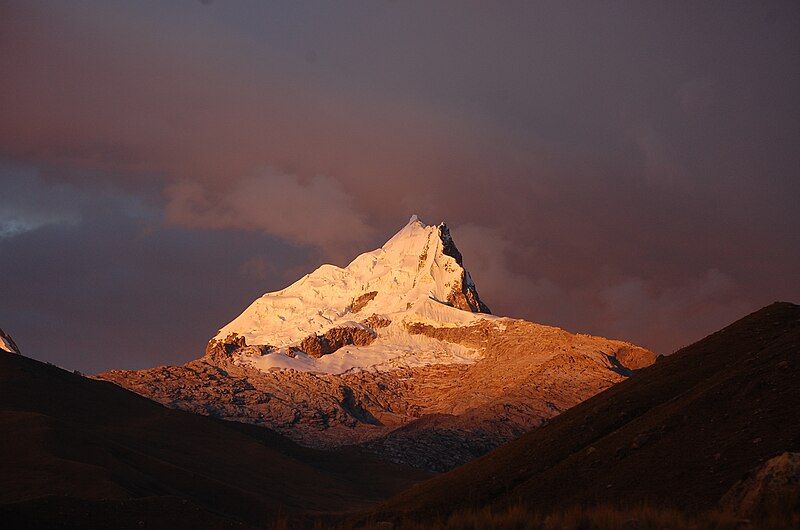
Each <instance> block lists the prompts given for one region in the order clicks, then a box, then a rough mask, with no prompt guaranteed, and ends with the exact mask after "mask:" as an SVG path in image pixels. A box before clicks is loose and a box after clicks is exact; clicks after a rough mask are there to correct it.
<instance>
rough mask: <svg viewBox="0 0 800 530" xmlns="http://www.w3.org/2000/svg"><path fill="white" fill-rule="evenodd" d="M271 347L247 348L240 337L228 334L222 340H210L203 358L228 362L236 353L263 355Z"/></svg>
mask: <svg viewBox="0 0 800 530" xmlns="http://www.w3.org/2000/svg"><path fill="white" fill-rule="evenodd" d="M271 349H272V347H271V346H270V345H268V344H259V345H255V346H248V345H247V341H246V340H245V338H244V337H242V336H241V335H237V334H236V333H230V334H228V336H227V337H225V338H224V339H211V340H210V341H208V344H207V345H206V353H205V357H206V358H208V359H211V360H213V361H216V362H221V361H226V360H230V359H231V358H232V357H233V355H234V354H236V353H243V352H246V353H249V354H257V355H264V354H265V353H268V352H269V351H270V350H271Z"/></svg>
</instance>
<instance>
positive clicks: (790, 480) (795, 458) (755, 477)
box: [720, 453, 800, 517]
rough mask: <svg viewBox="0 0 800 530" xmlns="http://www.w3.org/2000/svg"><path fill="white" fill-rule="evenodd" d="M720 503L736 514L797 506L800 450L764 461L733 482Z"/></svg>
mask: <svg viewBox="0 0 800 530" xmlns="http://www.w3.org/2000/svg"><path fill="white" fill-rule="evenodd" d="M720 505H721V506H722V508H724V509H725V510H728V511H730V512H732V513H734V514H736V515H738V516H740V517H757V516H760V515H764V514H776V513H784V512H786V513H790V512H791V511H792V510H796V509H797V508H800V453H783V454H781V455H778V456H776V457H774V458H772V459H770V460H768V461H767V462H765V463H764V465H763V466H761V467H759V468H758V469H756V470H754V471H752V472H751V473H750V474H749V475H748V476H747V477H745V478H744V479H743V480H740V481H739V482H737V483H736V484H734V485H733V487H731V489H730V490H729V491H728V492H727V493H726V494H725V496H724V497H723V498H722V499H721V500H720Z"/></svg>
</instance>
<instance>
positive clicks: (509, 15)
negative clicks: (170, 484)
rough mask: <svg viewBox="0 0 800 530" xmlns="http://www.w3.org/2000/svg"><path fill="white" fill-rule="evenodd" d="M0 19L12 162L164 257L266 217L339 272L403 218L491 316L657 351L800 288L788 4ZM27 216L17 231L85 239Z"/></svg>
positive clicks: (4, 149)
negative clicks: (100, 210)
mask: <svg viewBox="0 0 800 530" xmlns="http://www.w3.org/2000/svg"><path fill="white" fill-rule="evenodd" d="M0 9H2V11H3V12H2V15H3V16H0V25H1V27H0V46H2V49H3V52H4V53H2V54H0V70H2V71H3V72H4V75H3V76H2V78H0V101H2V102H3V105H2V106H0V153H2V154H4V155H5V156H7V157H9V158H10V159H13V160H15V161H17V163H22V164H25V167H28V168H31V167H35V168H39V171H40V172H39V174H41V175H43V176H44V178H45V180H46V182H47V183H48V185H50V186H58V185H63V183H70V184H71V185H73V186H74V187H75V189H76V190H78V191H75V192H74V193H76V194H79V195H80V194H86V195H88V196H92V194H94V193H97V190H100V189H107V188H108V187H109V186H111V188H112V189H114V190H117V192H116V193H120V194H125V196H127V197H134V198H136V197H138V198H139V200H140V201H141V202H142V204H144V205H146V208H147V209H152V210H153V212H155V213H153V212H150V213H149V214H148V215H151V216H155V218H157V219H158V221H157V222H155V224H156V225H157V226H158V227H159V231H160V232H159V233H171V234H173V235H172V236H171V237H174V238H175V250H174V254H175V256H176V258H175V259H178V256H182V255H184V254H185V256H184V258H185V259H187V260H188V256H190V255H191V256H194V255H193V254H192V252H193V250H192V249H193V248H194V247H193V246H192V245H191V244H190V243H187V242H186V241H191V240H193V238H204V240H207V241H205V242H206V243H208V244H213V245H222V247H221V248H222V249H226V248H227V247H225V245H226V243H225V242H226V241H229V240H230V241H244V240H248V241H253V242H254V243H257V242H256V239H257V238H258V237H259V236H257V235H255V234H256V233H258V232H260V233H263V234H270V235H272V236H276V237H279V238H281V239H282V240H283V241H284V242H285V243H284V246H286V245H291V244H296V245H300V246H301V248H299V249H298V252H300V251H301V250H302V249H305V250H306V251H309V249H320V252H321V253H322V256H323V257H325V258H326V259H332V260H334V261H335V262H337V263H338V264H342V263H344V262H346V261H347V258H349V257H352V256H353V255H354V254H355V253H357V252H359V251H363V250H366V249H368V248H370V247H372V246H374V245H377V244H379V243H380V242H381V241H382V240H383V239H385V237H388V236H389V235H391V233H392V231H393V230H395V229H396V228H397V227H398V225H399V224H401V223H402V222H403V220H404V219H406V218H407V217H408V215H410V214H411V213H415V212H416V213H419V214H421V215H422V217H423V219H425V220H426V221H428V222H438V221H439V220H441V219H446V220H448V221H450V222H451V224H452V225H454V227H455V230H454V234H455V237H456V241H457V243H459V244H460V245H461V246H462V247H464V248H463V249H462V250H463V251H464V254H465V256H466V260H467V265H468V266H469V267H470V268H471V269H472V271H473V275H474V277H475V279H476V281H477V283H478V286H479V288H481V292H482V295H483V296H484V297H485V298H486V299H487V301H488V302H489V303H490V305H491V306H492V307H493V308H495V309H496V310H497V311H499V312H502V313H507V314H510V315H514V316H522V317H527V318H533V319H536V320H539V321H545V322H548V323H553V324H558V325H562V326H564V327H568V328H571V329H575V330H585V331H592V332H596V333H601V334H606V335H615V336H621V337H624V338H628V339H631V340H635V341H638V342H641V343H643V344H645V345H648V346H651V347H654V348H656V349H658V350H659V351H664V352H668V351H671V350H672V349H673V348H674V347H675V346H677V345H681V344H684V343H686V342H689V341H691V340H693V339H696V338H698V337H699V336H702V335H703V334H704V333H706V332H708V331H712V330H714V329H716V328H717V327H719V326H720V325H722V324H724V323H726V321H728V320H730V319H732V318H735V317H737V316H739V314H740V313H742V312H743V311H745V310H747V309H755V308H756V307H758V306H760V305H762V304H765V303H768V302H770V301H772V300H773V299H777V298H780V299H793V300H797V299H798V298H800V290H799V289H800V287H798V285H797V284H796V282H794V281H793V278H794V274H795V271H796V270H797V269H798V266H799V265H800V231H798V230H797V228H796V227H797V226H798V224H799V222H800V214H798V210H797V208H795V203H796V201H797V199H798V198H800V151H798V149H797V145H798V140H800V125H799V124H800V103H799V102H798V98H797V96H796V94H798V93H800V54H799V53H798V50H800V31H798V29H800V20H799V17H798V8H797V6H796V4H793V3H771V4H769V5H754V4H749V3H732V2H726V3H720V4H715V5H712V4H703V5H698V4H689V3H687V4H685V5H676V4H673V5H664V4H660V3H638V4H634V5H631V4H603V5H595V4H581V3H576V4H569V3H552V4H550V3H548V4H544V5H542V4H539V5H531V4H526V3H519V4H515V3H504V4H502V5H499V4H498V5H492V4H465V3H461V2H459V3H452V4H450V3H436V4H430V3H413V2H392V3H385V4H378V3H372V2H370V3H335V4H333V3H318V4H317V3H269V4H265V3H261V2H243V3H239V4H237V5H236V6H232V5H228V4H225V3H221V2H217V3H213V4H211V5H202V4H199V3H196V2H186V3H170V4H168V5H167V4H166V3H159V2H154V3H147V2H146V3H139V4H135V5H134V4H129V3H125V2H119V3H117V2H69V3H62V4H56V3H47V4H36V3H30V2H25V3H5V4H3V6H2V7H0ZM19 200H20V201H22V200H24V199H19ZM7 202H8V201H7ZM72 202H78V203H79V202H80V199H78V198H77V197H76V198H75V201H72ZM12 204H13V205H14V208H16V209H17V210H20V209H23V207H22V206H17V205H18V204H23V203H22V202H18V199H17V198H15V199H13V200H12ZM23 206H24V209H25V212H26V213H25V216H23V217H25V218H26V219H28V220H29V221H28V222H29V224H30V226H38V227H39V228H37V230H36V231H31V232H30V234H27V233H26V234H22V235H18V236H16V237H18V238H22V237H23V236H24V237H25V238H32V237H34V234H44V233H48V231H52V230H55V229H56V227H58V229H59V230H73V231H74V237H93V236H94V235H96V234H95V233H94V232H93V231H90V230H89V229H88V228H87V225H86V224H85V223H83V224H80V223H79V224H75V223H73V224H69V222H67V221H64V222H62V223H61V224H53V223H52V222H49V221H47V220H48V219H49V218H48V215H46V214H45V212H47V211H50V209H49V208H44V207H40V208H38V209H37V208H35V207H33V206H31V205H27V206H26V205H23ZM65 208H66V207H65ZM111 211H115V212H117V213H116V214H114V215H115V216H116V217H115V219H117V221H116V222H122V221H121V219H129V218H130V215H131V214H130V212H129V211H128V213H125V214H123V213H121V212H122V210H119V209H116V208H111V209H110V210H109V215H111ZM70 212H71V213H70ZM15 215H17V217H20V216H21V215H22V214H15ZM59 215H61V214H59ZM70 215H71V216H72V218H74V216H75V213H74V212H73V211H72V210H70V209H69V208H66V209H65V210H64V213H63V215H62V217H64V219H69V218H70V217H69V216H70ZM7 217H8V216H7ZM112 217H113V216H112ZM20 218H21V217H20ZM51 221H52V220H51ZM0 222H3V217H2V215H0ZM15 222H17V223H18V221H15ZM48 222H49V224H48ZM37 223H38V224H37ZM159 223H160V224H159ZM4 226H6V225H4ZM7 226H9V227H10V228H8V230H15V231H21V230H23V229H24V227H22V226H21V225H15V226H14V227H11V225H8V224H7ZM52 237H56V236H52ZM64 237H66V236H64ZM18 241H23V239H19V240H18ZM30 241H33V240H32V239H31V240H30ZM269 241H271V243H270V244H271V245H274V244H277V243H275V240H273V239H270V240H269ZM3 244H4V243H3V241H2V240H0V245H3ZM227 244H230V245H234V244H235V243H227ZM96 248H97V252H99V253H102V249H104V248H105V249H107V252H112V250H113V245H110V243H108V242H102V244H101V241H100V240H97V241H96ZM287 248H289V247H288V246H287ZM489 249H491V250H492V252H489ZM221 251H224V250H221ZM3 252H4V256H5V255H6V254H5V253H6V252H8V251H6V250H3ZM182 253H183V254H182ZM309 255H310V256H313V257H311V258H309V261H308V262H307V263H306V264H305V266H298V264H296V263H295V268H293V269H292V271H294V272H296V271H301V272H306V271H305V270H304V267H307V268H309V269H310V268H312V267H313V266H315V265H317V264H318V258H319V256H320V254H319V253H313V252H312V253H311V254H309ZM15 259H23V258H16V256H15ZM209 259H210V260H212V261H213V260H215V259H219V258H217V257H215V258H209ZM244 261H246V262H247V263H249V264H248V265H246V266H244V269H245V270H249V271H251V272H252V271H262V272H261V274H264V271H265V270H267V269H265V268H264V267H263V266H262V265H263V264H262V265H259V263H261V262H260V261H259V260H258V259H257V258H253V259H252V260H251V261H247V260H244ZM244 261H243V262H244ZM209 267H211V265H209ZM269 270H270V271H272V272H270V273H269V274H268V276H269V278H270V280H272V279H273V278H274V275H275V274H279V273H280V272H284V273H285V272H286V271H287V270H288V269H287V265H286V264H282V265H280V266H278V267H277V268H275V267H272V268H270V269H269ZM211 271H213V272H214V273H215V274H220V275H221V276H220V277H221V278H222V280H221V281H222V282H223V283H226V285H229V286H234V285H238V283H237V277H236V276H235V275H231V274H230V273H228V275H225V274H226V273H224V272H221V271H220V270H219V269H218V268H213V267H212V268H210V269H209V274H210V273H211ZM153 273H154V272H153ZM223 276H224V278H223ZM190 280H191V278H189V279H187V280H185V281H184V283H182V284H181V290H176V291H175V293H174V294H175V296H173V297H170V299H169V302H167V303H165V305H164V309H163V312H164V313H166V312H167V310H166V308H168V307H170V305H171V304H180V303H184V302H181V301H178V300H177V299H179V298H181V296H182V295H181V293H183V292H184V291H186V292H189V293H191V292H195V291H196V288H193V285H194V284H192V283H191V281H190ZM206 280H207V278H206V277H204V278H203V281H206ZM198 281H199V280H198ZM130 282H131V285H137V286H141V287H142V289H145V290H146V289H147V285H146V282H145V276H142V277H141V278H140V277H138V276H137V275H136V274H132V277H131V278H130ZM268 283H270V282H269V281H264V282H263V286H262V287H261V288H260V289H258V291H264V290H266V288H267V287H268V285H267V284H268ZM270 286H272V285H270ZM20 288H22V287H20ZM238 289H239V290H237V288H236V287H231V288H230V290H229V291H228V292H227V294H225V291H224V290H220V291H219V292H218V293H217V294H218V295H219V296H220V297H221V298H224V299H225V300H226V303H228V304H229V306H228V307H237V308H239V307H241V305H242V304H243V303H246V302H247V301H249V299H245V300H242V299H241V298H237V297H238V296H239V295H240V293H241V292H242V291H241V288H238ZM186 296H191V295H186ZM131 307H132V309H131V311H132V314H135V315H136V318H134V319H131V320H132V321H135V320H136V319H138V318H139V315H144V314H145V313H146V311H145V310H144V308H143V307H139V306H136V305H135V304H134V305H133V306H131ZM233 313H235V311H234V312H231V313H230V314H228V315H226V316H224V317H217V318H218V319H219V320H217V321H215V322H214V326H217V325H220V324H222V323H224V321H226V320H227V319H228V318H230V317H232V316H233ZM86 318H88V316H87V317H86ZM142 318H145V317H142ZM187 318H189V317H187ZM198 318H199V317H198ZM204 318H205V317H204ZM198 322H200V323H199V324H198V326H199V327H202V326H204V325H206V324H205V322H207V321H202V322H201V321H200V320H198ZM3 325H6V326H8V325H7V324H3ZM214 326H212V327H214ZM200 335H203V336H202V337H201V338H203V339H204V338H205V336H204V334H203V333H200ZM184 337H188V334H187V335H185V336H184ZM183 340H187V341H188V340H189V339H188V338H181V339H178V338H176V339H175V341H176V342H175V344H176V345H177V344H179V343H180V342H181V341H183ZM192 340H199V339H197V338H196V337H194V336H193V337H192ZM193 344H194V343H193ZM156 350H157V348H156ZM156 350H153V351H156ZM158 351H161V352H166V351H167V349H163V348H162V349H161V350H158ZM131 355H133V354H131ZM137 362H138V361H137Z"/></svg>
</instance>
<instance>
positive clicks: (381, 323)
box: [361, 313, 392, 329]
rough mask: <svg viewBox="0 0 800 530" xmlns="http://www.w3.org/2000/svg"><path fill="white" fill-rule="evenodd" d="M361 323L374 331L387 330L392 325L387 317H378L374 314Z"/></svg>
mask: <svg viewBox="0 0 800 530" xmlns="http://www.w3.org/2000/svg"><path fill="white" fill-rule="evenodd" d="M361 323H362V324H364V325H365V326H367V327H369V328H372V329H380V328H385V327H386V326H388V325H389V324H391V323H392V321H391V320H389V319H388V318H386V317H382V316H381V315H376V314H375V313H373V314H372V315H370V317H369V318H367V319H365V320H363V321H362V322H361Z"/></svg>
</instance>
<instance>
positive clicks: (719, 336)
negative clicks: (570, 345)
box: [372, 303, 800, 520]
mask: <svg viewBox="0 0 800 530" xmlns="http://www.w3.org/2000/svg"><path fill="white" fill-rule="evenodd" d="M798 449H800V306H797V305H794V304H789V303H775V304H772V305H770V306H768V307H765V308H763V309H761V310H760V311H757V312H755V313H753V314H751V315H749V316H747V317H745V318H743V319H741V320H739V321H737V322H736V323H734V324H732V325H730V326H728V327H726V328H725V329H723V330H721V331H719V332H717V333H714V334H713V335H710V336H709V337H707V338H705V339H703V340H701V341H699V342H697V343H695V344H693V345H691V346H689V347H686V348H684V349H682V350H681V351H679V352H677V353H675V354H674V355H672V356H669V357H667V358H662V359H660V360H659V361H658V362H657V363H656V364H655V365H653V366H651V367H649V368H645V369H643V370H641V371H640V372H639V373H637V375H636V376H635V377H633V378H631V379H629V380H627V381H624V382H622V383H620V384H618V385H615V386H613V387H611V388H610V389H608V390H606V391H604V392H602V393H601V394H598V395H597V396H595V397H593V398H591V399H589V400H587V401H585V402H584V403H582V404H580V405H578V406H576V407H574V408H572V409H570V410H568V411H566V412H564V413H563V414H561V415H559V416H558V417H556V418H555V419H553V420H552V422H551V423H549V424H548V425H546V426H544V427H542V428H539V429H536V430H534V431H532V432H530V433H528V434H526V435H524V436H523V437H521V438H519V439H518V440H516V441H514V442H511V443H509V444H507V445H505V446H503V447H501V448H500V449H497V450H495V451H494V452H492V453H489V454H488V455H486V456H484V457H482V458H480V459H478V460H476V461H473V462H471V463H469V464H466V465H464V466H462V467H460V468H457V469H455V470H453V471H451V472H449V473H446V474H444V475H439V476H437V477H434V478H432V479H431V480H429V481H426V482H424V483H422V484H418V485H416V486H414V487H412V488H410V489H409V490H407V491H405V492H403V493H401V494H400V495H398V496H396V497H395V498H393V499H391V500H390V501H388V502H387V503H385V504H383V505H382V506H381V507H380V508H379V509H378V510H377V511H375V512H373V514H372V516H373V518H376V519H377V520H381V519H417V520H419V519H422V520H424V519H425V518H427V517H432V516H437V515H438V516H441V515H446V514H448V513H453V512H456V511H460V510H462V511H463V510H470V509H472V508H476V507H477V508H485V507H487V506H491V507H494V508H497V509H505V508H507V507H509V506H514V505H520V504H522V505H525V506H528V507H529V509H532V510H536V511H541V512H545V513H547V512H552V511H555V510H560V509H571V508H572V507H575V506H578V505H593V504H603V505H612V506H614V505H617V506H620V505H621V506H626V505H639V504H642V503H651V504H655V505H661V506H667V507H669V506H672V507H677V508H679V509H681V510H688V511H690V512H691V511H695V510H703V509H709V508H712V507H714V506H715V505H716V504H717V503H718V501H719V499H720V498H721V497H722V496H723V495H724V494H725V492H726V491H728V490H729V489H730V488H731V486H732V485H734V483H736V482H737V481H738V480H739V479H741V478H742V476H743V475H745V474H746V473H747V472H748V471H750V470H752V469H754V468H756V467H758V466H759V465H761V464H763V463H764V462H765V461H766V460H768V459H770V458H771V457H774V456H776V455H779V454H781V453H783V452H784V451H797V450H798Z"/></svg>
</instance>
